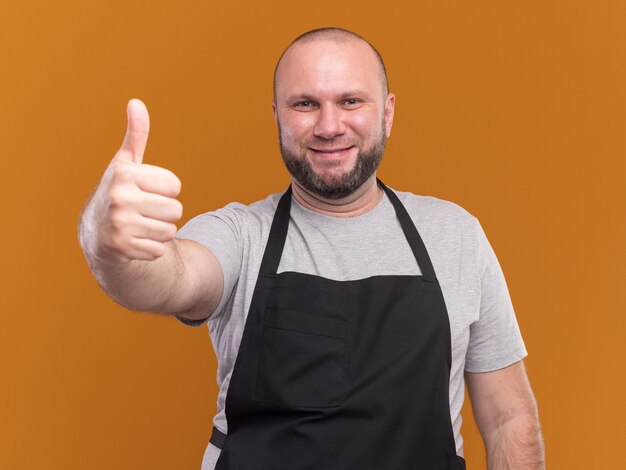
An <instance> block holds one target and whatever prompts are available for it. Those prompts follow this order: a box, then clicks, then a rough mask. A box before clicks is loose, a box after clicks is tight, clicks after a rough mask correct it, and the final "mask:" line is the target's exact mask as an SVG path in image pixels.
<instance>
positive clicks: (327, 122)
mask: <svg viewBox="0 0 626 470" xmlns="http://www.w3.org/2000/svg"><path fill="white" fill-rule="evenodd" d="M345 131H346V127H345V124H344V122H343V116H342V112H341V110H340V109H337V108H336V107H335V106H322V107H321V108H320V110H319V114H318V117H317V122H316V123H315V128H314V129H313V134H314V135H315V136H316V137H321V138H323V139H332V138H333V137H337V136H339V135H342V134H343V133H345Z"/></svg>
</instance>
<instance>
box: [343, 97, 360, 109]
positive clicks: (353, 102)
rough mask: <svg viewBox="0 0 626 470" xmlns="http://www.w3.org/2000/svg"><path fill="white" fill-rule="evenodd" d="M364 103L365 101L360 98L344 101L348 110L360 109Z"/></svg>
mask: <svg viewBox="0 0 626 470" xmlns="http://www.w3.org/2000/svg"><path fill="white" fill-rule="evenodd" d="M362 103H363V101H361V100H360V99H358V98H348V99H346V100H344V101H343V104H344V106H346V107H348V108H358V107H359V105H361V104H362Z"/></svg>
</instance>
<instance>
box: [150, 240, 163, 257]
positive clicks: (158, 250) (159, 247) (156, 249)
mask: <svg viewBox="0 0 626 470" xmlns="http://www.w3.org/2000/svg"><path fill="white" fill-rule="evenodd" d="M150 254H151V255H152V256H154V259H157V258H160V257H161V256H163V255H164V254H165V244H163V243H156V244H154V246H153V247H152V248H151V250H150Z"/></svg>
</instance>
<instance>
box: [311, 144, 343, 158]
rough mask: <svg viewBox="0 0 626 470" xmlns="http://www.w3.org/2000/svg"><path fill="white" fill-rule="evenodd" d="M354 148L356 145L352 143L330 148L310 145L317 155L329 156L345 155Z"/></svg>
mask: <svg viewBox="0 0 626 470" xmlns="http://www.w3.org/2000/svg"><path fill="white" fill-rule="evenodd" d="M353 148H354V145H351V146H350V147H342V148H330V149H327V148H319V149H317V148H313V147H309V149H310V150H311V151H312V152H313V153H314V154H315V155H318V156H320V157H329V158H337V157H343V156H344V155H346V154H347V153H348V152H349V151H350V150H352V149H353Z"/></svg>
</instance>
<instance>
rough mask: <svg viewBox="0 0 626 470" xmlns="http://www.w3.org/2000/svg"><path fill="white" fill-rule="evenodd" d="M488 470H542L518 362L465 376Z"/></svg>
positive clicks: (531, 404)
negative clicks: (484, 450) (484, 449)
mask: <svg viewBox="0 0 626 470" xmlns="http://www.w3.org/2000/svg"><path fill="white" fill-rule="evenodd" d="M465 380H466V383H467V387H468V391H469V395H470V399H471V402H472V408H473V410H474V418H475V420H476V424H477V425H478V429H479V431H480V434H481V436H482V438H483V441H484V443H485V448H486V450H487V468H488V469H489V470H518V469H519V470H521V469H523V470H543V469H545V454H544V446H543V438H542V434H541V427H540V424H539V415H538V412H537V403H536V401H535V398H534V396H533V393H532V390H531V388H530V383H529V381H528V377H527V375H526V371H525V368H524V364H523V362H522V361H520V362H517V363H515V364H512V365H510V366H508V367H505V368H504V369H500V370H497V371H493V372H483V373H469V372H467V373H466V374H465Z"/></svg>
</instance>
